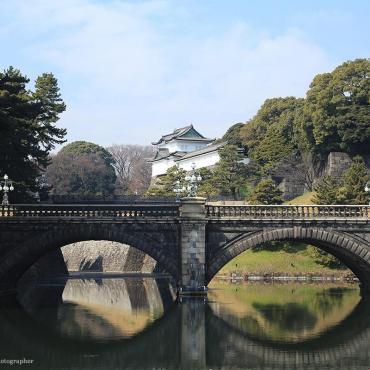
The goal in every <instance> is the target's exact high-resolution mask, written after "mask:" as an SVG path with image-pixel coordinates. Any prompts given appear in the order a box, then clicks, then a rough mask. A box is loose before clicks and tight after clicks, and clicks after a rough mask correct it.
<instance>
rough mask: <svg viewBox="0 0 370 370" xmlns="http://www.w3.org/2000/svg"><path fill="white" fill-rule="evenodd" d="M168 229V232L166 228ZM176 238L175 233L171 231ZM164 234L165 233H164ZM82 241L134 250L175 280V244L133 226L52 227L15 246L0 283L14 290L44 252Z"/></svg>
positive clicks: (1, 265) (5, 259) (6, 258)
mask: <svg viewBox="0 0 370 370" xmlns="http://www.w3.org/2000/svg"><path fill="white" fill-rule="evenodd" d="M167 229H168V228H167ZM172 231H173V233H174V234H171V233H168V230H167V234H171V235H177V229H176V228H174V229H173V230H172ZM164 234H165V232H164ZM86 240H107V241H114V242H119V243H123V244H127V245H129V246H131V247H134V248H136V249H138V250H140V251H142V252H144V253H146V254H148V255H149V256H150V257H152V258H153V259H155V260H156V261H157V262H158V263H159V264H161V265H162V266H163V267H164V268H165V270H166V271H167V272H168V273H170V274H171V275H172V276H173V278H174V279H175V280H176V281H177V280H178V264H177V259H176V258H177V253H178V252H177V248H178V246H177V240H176V238H172V243H171V242H170V240H171V238H169V237H168V235H167V238H166V235H161V233H158V232H154V231H153V230H151V228H150V227H146V226H145V225H144V226H140V225H139V226H138V225H134V224H128V225H127V224H113V225H112V224H110V225H107V224H76V225H64V226H60V225H56V226H54V227H52V228H49V229H47V230H46V231H43V232H36V233H35V236H34V237H32V238H30V239H28V240H26V241H24V242H23V243H21V244H20V245H18V246H16V247H15V248H14V249H13V250H11V251H10V252H8V253H7V254H6V255H5V256H3V259H2V261H1V262H0V282H1V283H4V285H11V286H14V285H15V284H16V282H17V281H18V280H19V278H20V277H21V276H22V274H23V273H24V272H25V271H26V270H27V269H28V268H29V267H30V266H31V265H32V264H34V263H35V262H36V261H38V260H39V259H40V258H41V257H43V256H44V255H46V254H47V253H48V252H51V251H53V250H56V249H59V248H62V247H63V246H65V245H68V244H71V243H76V242H80V241H86Z"/></svg>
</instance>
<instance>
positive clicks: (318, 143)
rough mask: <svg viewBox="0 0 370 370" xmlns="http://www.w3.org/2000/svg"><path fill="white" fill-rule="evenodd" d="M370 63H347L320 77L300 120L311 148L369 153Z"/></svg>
mask: <svg viewBox="0 0 370 370" xmlns="http://www.w3.org/2000/svg"><path fill="white" fill-rule="evenodd" d="M369 101H370V60H369V59H357V60H354V61H351V62H346V63H343V64H342V65H340V66H339V67H337V68H336V69H335V70H334V71H333V72H331V73H324V74H319V75H317V76H316V77H315V78H314V79H313V81H312V83H311V85H310V88H309V90H308V92H307V98H306V100H305V104H304V109H303V112H302V114H301V115H300V117H299V119H298V123H299V124H300V128H301V129H302V131H303V134H304V137H305V139H306V141H307V144H308V146H309V148H310V149H311V150H312V151H314V152H315V153H318V154H319V155H321V156H323V155H325V154H328V153H329V152H331V151H344V152H347V153H350V154H359V153H361V154H365V153H370V125H369V122H370V106H369Z"/></svg>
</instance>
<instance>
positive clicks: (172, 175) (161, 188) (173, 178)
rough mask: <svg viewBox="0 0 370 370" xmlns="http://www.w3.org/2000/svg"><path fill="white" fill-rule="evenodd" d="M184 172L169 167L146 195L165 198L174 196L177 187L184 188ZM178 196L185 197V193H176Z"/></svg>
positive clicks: (174, 167) (175, 167)
mask: <svg viewBox="0 0 370 370" xmlns="http://www.w3.org/2000/svg"><path fill="white" fill-rule="evenodd" d="M185 176H186V171H185V170H183V169H181V168H178V167H177V166H172V167H170V168H169V169H168V170H167V172H166V174H165V175H164V176H160V177H158V178H157V181H156V184H155V185H154V186H153V187H152V188H151V189H149V190H148V192H147V194H148V195H160V196H166V197H174V196H176V192H175V189H176V188H177V187H179V188H183V187H185ZM177 195H178V196H185V195H186V192H185V191H183V192H180V193H177Z"/></svg>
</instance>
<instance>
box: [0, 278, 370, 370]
mask: <svg viewBox="0 0 370 370" xmlns="http://www.w3.org/2000/svg"><path fill="white" fill-rule="evenodd" d="M22 359H23V360H29V362H28V363H26V364H23V365H22V366H19V367H21V368H22V369H49V370H51V369H161V370H164V369H186V370H188V369H213V370H214V369H338V368H339V369H369V368H370V299H368V298H367V297H363V298H361V296H360V290H359V288H358V286H357V285H356V284H344V283H343V284H342V283H315V284H313V283H312V284H310V283H264V282H256V283H245V282H243V283H239V284H234V283H229V282H217V281H213V282H212V283H211V286H210V291H209V294H208V297H207V298H206V299H204V298H198V299H190V298H186V299H181V300H179V299H176V294H175V289H174V287H173V285H172V282H171V280H169V279H167V278H163V277H161V278H152V277H150V278H149V277H146V278H141V277H135V278H134V277H125V278H114V279H113V278H96V279H92V278H86V279H77V278H74V279H69V280H66V281H59V282H53V283H43V284H38V285H36V286H32V287H31V286H29V287H26V288H23V290H22V291H20V292H19V293H18V295H17V297H14V296H13V297H10V296H7V297H5V296H3V297H2V305H1V308H0V369H6V368H9V369H10V368H13V369H14V368H16V367H18V365H17V363H16V362H15V363H14V364H13V365H11V364H10V361H11V360H22ZM4 360H5V361H4ZM1 361H2V363H1ZM31 361H32V363H31Z"/></svg>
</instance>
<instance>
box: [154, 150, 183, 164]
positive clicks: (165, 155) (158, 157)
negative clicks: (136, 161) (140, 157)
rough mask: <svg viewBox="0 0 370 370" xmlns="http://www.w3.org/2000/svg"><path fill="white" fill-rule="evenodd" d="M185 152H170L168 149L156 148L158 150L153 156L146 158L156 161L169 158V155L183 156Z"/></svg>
mask: <svg viewBox="0 0 370 370" xmlns="http://www.w3.org/2000/svg"><path fill="white" fill-rule="evenodd" d="M185 154H186V152H179V151H177V152H173V153H170V152H169V150H168V149H165V150H158V152H157V153H156V154H155V156H154V157H153V158H149V159H147V162H156V161H160V160H162V159H165V158H170V157H175V158H180V157H182V156H184V155H185ZM175 160H176V159H175Z"/></svg>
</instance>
